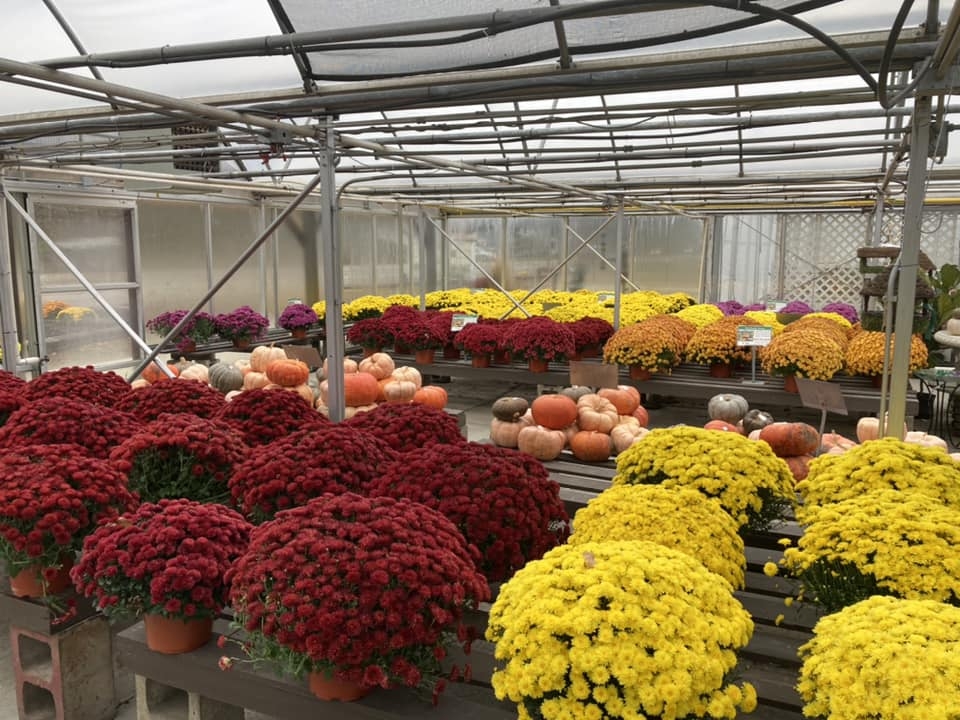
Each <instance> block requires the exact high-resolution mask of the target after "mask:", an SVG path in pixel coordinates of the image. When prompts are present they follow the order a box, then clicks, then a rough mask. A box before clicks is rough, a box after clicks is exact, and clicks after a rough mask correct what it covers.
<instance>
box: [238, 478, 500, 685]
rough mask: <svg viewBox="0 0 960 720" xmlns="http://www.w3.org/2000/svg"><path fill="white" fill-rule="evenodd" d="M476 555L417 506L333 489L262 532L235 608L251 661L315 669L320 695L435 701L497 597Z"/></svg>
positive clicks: (244, 561)
mask: <svg viewBox="0 0 960 720" xmlns="http://www.w3.org/2000/svg"><path fill="white" fill-rule="evenodd" d="M475 553H476V550H475V549H473V548H471V547H470V546H468V545H467V543H466V541H465V540H464V539H463V536H462V535H461V534H460V532H459V531H458V530H457V529H456V527H455V526H454V525H453V523H451V522H450V521H449V520H447V518H445V517H444V516H443V515H441V514H440V513H439V512H437V511H435V510H431V509H430V508H427V507H425V506H423V505H420V504H418V503H415V502H411V501H406V500H394V499H392V498H385V497H381V498H365V497H362V496H360V495H356V494H354V493H342V494H339V495H332V494H327V495H323V496H321V497H319V498H315V499H313V500H310V501H309V502H308V503H307V504H306V505H304V506H302V507H298V508H293V509H291V510H284V511H283V512H280V513H277V515H276V517H275V518H274V519H273V520H271V521H269V522H266V523H264V524H263V525H260V526H259V527H257V528H256V529H254V531H253V533H252V534H251V538H250V546H249V548H248V550H247V551H246V552H245V553H244V554H243V556H242V557H241V558H240V559H239V560H238V561H237V562H236V564H235V565H234V566H233V569H232V570H231V572H230V575H229V578H228V579H229V582H230V584H231V591H230V604H231V607H232V608H233V609H234V612H235V618H236V624H237V626H238V630H242V631H244V632H245V634H246V636H245V637H244V640H243V645H244V648H245V649H246V650H247V652H248V654H249V656H250V657H251V658H252V659H253V660H254V661H259V662H267V663H270V664H272V665H273V667H274V669H275V670H277V671H280V672H283V673H285V674H289V675H293V676H295V677H300V676H302V675H304V674H309V676H310V678H309V680H310V687H311V689H312V690H313V692H314V693H315V694H317V695H318V697H321V698H324V699H339V700H355V699H358V698H359V697H362V696H363V695H364V694H366V693H367V692H369V691H370V690H371V689H373V688H376V687H383V688H387V687H410V688H423V689H427V690H432V691H433V693H434V698H435V699H436V695H437V693H438V692H439V691H440V690H442V687H443V682H444V681H443V680H442V679H441V674H442V670H441V664H440V663H441V661H442V660H443V659H444V657H445V656H446V654H447V650H448V648H449V647H450V646H451V645H452V644H453V643H454V642H456V641H460V642H466V643H469V642H470V640H471V639H472V638H473V632H472V631H471V628H468V627H467V626H466V625H465V624H464V612H465V611H466V610H467V609H469V608H473V607H476V605H477V603H479V602H482V601H484V600H486V599H487V598H488V597H489V593H490V589H489V586H488V585H487V582H486V580H485V579H484V578H483V576H482V575H481V574H480V573H478V572H477V570H476V568H475V567H474V558H475V557H476V555H475Z"/></svg>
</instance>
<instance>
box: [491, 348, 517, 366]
mask: <svg viewBox="0 0 960 720" xmlns="http://www.w3.org/2000/svg"><path fill="white" fill-rule="evenodd" d="M492 362H493V364H494V365H510V364H511V363H512V362H513V359H512V358H511V357H510V353H509V352H507V351H506V350H497V351H496V352H495V353H494V354H493V360H492Z"/></svg>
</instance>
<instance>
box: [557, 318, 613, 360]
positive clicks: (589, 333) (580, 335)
mask: <svg viewBox="0 0 960 720" xmlns="http://www.w3.org/2000/svg"><path fill="white" fill-rule="evenodd" d="M566 324H567V326H568V327H569V328H570V329H571V330H573V345H574V354H573V356H572V357H571V360H580V359H582V358H588V357H597V356H599V355H600V351H601V349H602V348H603V344H604V343H605V342H606V341H607V340H609V339H610V336H611V335H613V325H611V324H610V323H609V322H607V321H606V320H604V319H603V318H598V317H582V318H580V319H578V320H574V321H573V322H569V323H566Z"/></svg>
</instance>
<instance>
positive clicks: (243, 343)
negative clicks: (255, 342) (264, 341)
mask: <svg viewBox="0 0 960 720" xmlns="http://www.w3.org/2000/svg"><path fill="white" fill-rule="evenodd" d="M251 344H252V343H251V342H250V341H249V340H240V339H236V338H235V339H234V341H233V346H234V347H235V348H236V349H237V350H248V349H249V348H250V345H251Z"/></svg>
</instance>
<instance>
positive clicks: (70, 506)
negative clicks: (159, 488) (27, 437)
mask: <svg viewBox="0 0 960 720" xmlns="http://www.w3.org/2000/svg"><path fill="white" fill-rule="evenodd" d="M135 504H136V501H135V499H134V497H133V495H131V494H130V492H129V490H127V482H126V478H124V476H123V474H122V473H120V472H118V471H117V470H115V469H114V468H113V467H111V466H110V464H109V463H108V462H106V461H105V460H100V459H97V458H93V457H90V456H89V455H88V454H87V453H86V451H85V450H84V449H83V448H82V447H80V446H79V445H66V444H61V445H57V444H50V445H27V446H24V447H12V448H6V449H4V450H3V451H2V452H0V558H2V559H3V560H4V562H5V563H6V566H7V570H8V572H9V575H10V587H11V590H12V592H13V594H14V595H17V596H19V597H42V596H47V595H56V594H58V593H61V592H63V591H64V590H66V589H67V587H69V585H70V578H69V574H68V573H69V571H70V568H71V567H73V562H74V557H75V556H76V554H77V552H78V551H79V550H80V547H81V546H82V544H83V539H84V537H86V536H87V534H89V533H90V532H92V531H93V529H94V528H95V527H96V526H97V523H99V522H101V521H102V522H106V521H109V520H111V519H113V518H115V517H117V516H118V515H119V514H120V513H123V512H126V511H128V510H132V509H133V507H134V506H135Z"/></svg>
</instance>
